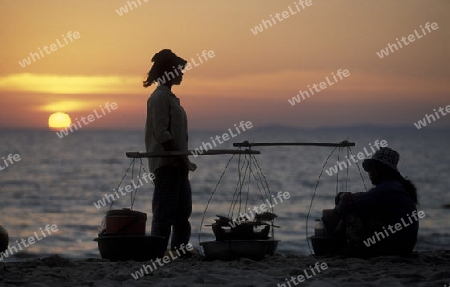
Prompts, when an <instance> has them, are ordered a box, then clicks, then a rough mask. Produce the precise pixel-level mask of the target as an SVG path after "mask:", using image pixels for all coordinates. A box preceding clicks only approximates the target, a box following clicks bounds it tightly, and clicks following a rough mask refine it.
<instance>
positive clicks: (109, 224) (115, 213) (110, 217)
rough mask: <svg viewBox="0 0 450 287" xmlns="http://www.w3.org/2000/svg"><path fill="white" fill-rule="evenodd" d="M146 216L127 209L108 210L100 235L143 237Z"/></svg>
mask: <svg viewBox="0 0 450 287" xmlns="http://www.w3.org/2000/svg"><path fill="white" fill-rule="evenodd" d="M146 223H147V214H146V213H143V212H139V211H135V210H131V209H128V208H124V209H118V210H110V211H108V212H107V213H106V217H105V225H106V228H105V231H104V232H103V234H102V235H145V226H146Z"/></svg>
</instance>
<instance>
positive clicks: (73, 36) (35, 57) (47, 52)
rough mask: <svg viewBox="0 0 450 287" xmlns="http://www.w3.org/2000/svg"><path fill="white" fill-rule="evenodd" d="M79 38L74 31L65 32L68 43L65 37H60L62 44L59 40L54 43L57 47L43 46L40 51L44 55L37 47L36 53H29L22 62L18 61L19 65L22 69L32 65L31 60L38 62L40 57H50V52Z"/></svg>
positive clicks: (53, 45)
mask: <svg viewBox="0 0 450 287" xmlns="http://www.w3.org/2000/svg"><path fill="white" fill-rule="evenodd" d="M80 37H81V35H80V33H79V32H78V31H75V32H73V33H72V31H69V32H67V38H68V39H69V40H70V42H69V41H68V40H67V38H66V36H64V35H62V38H63V41H62V42H63V43H61V42H60V41H59V39H56V43H57V44H58V46H56V44H50V46H44V48H43V49H42V50H44V51H45V54H44V51H42V50H41V48H40V47H38V51H37V52H35V53H33V52H30V56H28V57H27V58H25V59H23V60H22V61H19V65H20V66H21V67H22V68H25V67H26V66H29V65H31V64H32V62H31V60H33V62H36V61H37V60H40V59H41V57H42V58H44V57H45V55H50V54H51V53H52V52H55V51H56V50H58V48H62V47H64V46H66V45H68V44H69V43H72V42H73V41H74V40H77V39H80ZM64 43H65V44H64ZM49 49H50V50H49ZM39 55H40V56H39ZM30 57H31V58H30Z"/></svg>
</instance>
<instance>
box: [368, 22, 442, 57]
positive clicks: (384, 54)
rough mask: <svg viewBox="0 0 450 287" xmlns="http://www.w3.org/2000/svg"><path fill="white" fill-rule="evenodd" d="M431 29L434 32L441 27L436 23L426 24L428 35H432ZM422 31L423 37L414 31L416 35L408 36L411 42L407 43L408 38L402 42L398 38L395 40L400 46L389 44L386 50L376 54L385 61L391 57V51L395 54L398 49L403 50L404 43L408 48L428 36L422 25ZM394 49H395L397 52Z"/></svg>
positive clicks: (403, 38)
mask: <svg viewBox="0 0 450 287" xmlns="http://www.w3.org/2000/svg"><path fill="white" fill-rule="evenodd" d="M430 28H431V29H432V30H433V31H434V30H437V29H439V26H438V24H437V23H436V22H433V23H432V24H430V22H427V23H426V24H425V29H427V30H428V33H431V30H430ZM420 29H421V30H422V33H423V34H422V36H421V35H420V34H419V33H417V30H414V34H410V35H409V36H408V41H409V42H408V41H406V37H402V38H401V41H400V40H399V39H398V38H395V40H396V41H397V44H398V46H397V45H396V44H391V43H388V45H387V47H386V48H385V49H382V50H380V52H376V54H377V55H378V57H379V58H380V59H383V58H384V57H387V56H389V50H390V51H391V53H394V52H395V51H398V50H399V48H398V47H400V48H403V46H402V43H403V44H404V45H405V46H407V45H409V44H410V43H412V42H414V41H415V40H418V39H420V38H423V37H424V36H425V35H427V33H426V32H425V29H424V28H423V27H422V25H420ZM393 48H395V50H394V49H393Z"/></svg>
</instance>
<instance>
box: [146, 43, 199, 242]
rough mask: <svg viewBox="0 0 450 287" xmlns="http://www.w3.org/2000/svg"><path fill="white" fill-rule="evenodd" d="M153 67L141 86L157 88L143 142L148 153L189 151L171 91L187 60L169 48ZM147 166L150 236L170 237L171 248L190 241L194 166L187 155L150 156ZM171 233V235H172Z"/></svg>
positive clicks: (179, 109)
mask: <svg viewBox="0 0 450 287" xmlns="http://www.w3.org/2000/svg"><path fill="white" fill-rule="evenodd" d="M151 61H152V62H153V66H152V67H151V69H150V71H149V72H148V77H147V79H146V80H145V81H144V83H143V86H144V87H149V86H151V85H152V84H154V83H157V84H158V87H157V88H156V89H155V91H154V92H153V93H152V94H151V96H150V98H149V99H148V101H147V120H146V125H145V145H146V150H147V152H149V153H160V152H167V151H186V153H187V151H188V123H187V116H186V112H185V111H184V109H183V107H182V106H181V105H180V99H179V98H177V97H176V96H175V95H174V94H173V93H172V91H171V88H172V86H173V85H179V84H180V83H181V81H182V79H183V72H182V70H183V69H184V67H185V65H186V63H187V62H186V60H184V59H182V58H180V57H178V56H177V55H176V54H174V53H173V52H172V51H171V50H169V49H164V50H161V51H160V52H158V53H156V54H155V55H154V56H153V58H152V60H151ZM148 161H149V169H150V171H151V172H152V173H154V175H155V179H154V183H155V189H154V193H153V200H152V212H153V217H152V228H151V235H152V236H162V237H165V238H166V246H167V245H168V243H169V238H170V237H171V240H170V241H171V243H170V244H171V249H172V250H173V249H175V248H179V247H180V246H181V245H183V244H184V246H185V245H186V244H188V243H189V239H190V236H191V225H190V223H189V217H190V215H191V212H192V194H191V186H190V182H189V178H188V174H189V171H194V170H195V169H196V168H197V166H196V165H195V164H194V163H192V162H190V161H189V159H188V156H187V155H186V156H173V157H152V158H149V160H148ZM171 235H172V236H171Z"/></svg>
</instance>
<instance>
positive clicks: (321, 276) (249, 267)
mask: <svg viewBox="0 0 450 287" xmlns="http://www.w3.org/2000/svg"><path fill="white" fill-rule="evenodd" d="M316 263H317V264H316ZM324 263H325V265H326V266H327V268H326V269H320V266H322V267H324V266H325V265H324ZM143 264H144V265H145V264H150V262H135V261H129V262H109V261H108V260H103V259H79V260H75V259H66V258H62V257H59V256H57V255H53V256H50V257H45V258H40V259H32V260H28V261H24V262H10V263H0V286H236V287H243V286H249V287H250V286H258V287H263V286H287V287H292V286H384V287H387V286H408V287H409V286H442V287H443V286H445V284H446V285H448V284H450V251H449V250H446V251H444V250H441V251H429V252H419V253H414V254H413V256H411V257H410V258H401V257H377V258H371V259H367V260H366V259H356V258H339V257H314V256H303V255H293V254H277V255H275V256H273V257H266V259H264V260H262V261H253V260H250V259H245V258H243V259H240V260H237V261H228V262H226V261H205V260H204V259H203V258H202V257H201V256H199V255H195V256H193V257H191V258H187V259H176V260H173V261H171V262H170V263H168V264H165V265H164V266H161V267H159V266H158V268H157V269H156V270H154V271H153V272H148V274H145V275H144V276H143V277H139V278H138V279H134V277H133V276H132V274H135V275H136V271H138V270H140V269H141V268H142V266H143ZM314 266H317V267H318V268H315V267H314ZM313 268H315V269H313ZM318 270H319V271H320V272H319V271H318ZM301 276H303V277H301ZM300 280H301V281H303V282H299V281H300ZM289 284H290V285H289Z"/></svg>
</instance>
